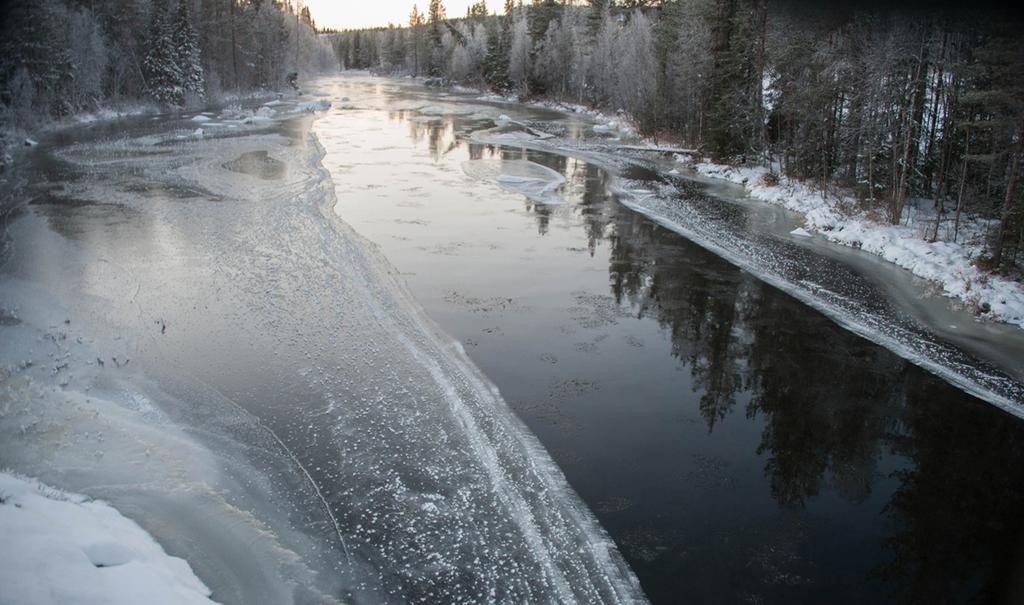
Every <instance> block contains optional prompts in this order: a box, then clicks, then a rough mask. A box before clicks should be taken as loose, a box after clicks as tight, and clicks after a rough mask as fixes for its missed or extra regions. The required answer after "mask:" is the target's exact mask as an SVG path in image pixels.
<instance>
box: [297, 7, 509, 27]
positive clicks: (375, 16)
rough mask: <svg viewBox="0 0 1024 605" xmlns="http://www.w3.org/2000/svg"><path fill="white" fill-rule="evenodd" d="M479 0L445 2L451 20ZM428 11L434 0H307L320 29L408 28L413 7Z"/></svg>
mask: <svg viewBox="0 0 1024 605" xmlns="http://www.w3.org/2000/svg"><path fill="white" fill-rule="evenodd" d="M475 1H476V0H444V7H445V9H446V10H447V11H448V16H449V17H456V16H462V15H465V14H466V7H467V6H469V5H470V4H473V3H475ZM486 1H487V10H488V11H490V12H501V11H502V9H503V7H504V6H505V1H504V0H486ZM414 3H415V4H416V6H417V8H419V10H420V12H423V13H425V12H427V5H428V4H429V3H430V0H305V4H306V6H308V7H309V12H310V14H312V15H313V20H314V21H316V25H317V27H331V28H334V29H353V28H362V27H374V26H378V25H383V26H386V25H387V24H388V23H394V24H395V25H405V24H407V23H408V21H409V13H411V12H412V5H413V4H414Z"/></svg>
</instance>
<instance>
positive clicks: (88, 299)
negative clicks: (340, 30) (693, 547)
mask: <svg viewBox="0 0 1024 605" xmlns="http://www.w3.org/2000/svg"><path fill="white" fill-rule="evenodd" d="M360 101H361V100H360V99H358V98H355V99H354V102H355V103H356V105H357V106H358V105H359V103H360ZM434 105H436V106H437V107H443V104H434ZM328 106H329V103H328V102H327V101H326V100H325V101H317V102H315V103H313V104H306V103H297V102H296V101H294V100H289V101H288V102H284V103H282V104H280V105H275V106H273V109H271V108H270V107H266V106H264V107H261V108H258V109H255V110H254V109H253V108H250V107H233V108H228V109H226V110H224V111H222V112H221V113H220V118H219V120H220V121H221V122H224V123H227V124H229V125H232V126H235V127H236V128H235V129H232V130H227V129H216V130H215V129H210V130H208V131H206V132H205V134H204V136H203V137H202V138H197V137H193V136H191V134H190V133H191V132H192V131H193V130H194V126H195V125H194V123H193V122H192V121H191V120H190V119H187V118H175V117H172V116H166V117H165V118H164V119H162V120H155V121H150V120H146V121H145V122H143V123H141V124H132V125H127V126H126V125H121V128H120V129H118V130H111V131H105V130H103V129H99V130H91V131H83V132H79V133H75V134H72V133H65V134H62V135H61V136H60V137H55V138H54V140H51V141H49V142H48V143H47V144H45V145H41V149H40V152H39V154H38V155H36V156H34V157H33V158H32V160H33V161H32V162H31V163H28V164H26V165H25V167H24V168H23V170H24V171H25V172H24V174H23V177H24V178H23V180H22V182H23V183H24V185H23V189H22V190H21V191H20V192H19V193H18V196H19V197H18V199H20V200H21V201H22V204H21V205H20V206H19V208H18V213H17V215H15V216H14V220H12V221H10V226H9V237H10V240H11V242H12V246H11V248H10V250H11V253H10V256H9V258H7V259H5V262H4V270H3V274H2V279H3V288H2V289H0V308H3V309H7V310H9V315H10V316H11V317H12V318H16V319H17V321H16V322H14V321H12V325H10V326H5V327H0V329H2V330H4V333H3V336H2V342H3V346H2V347H0V353H2V355H3V362H4V364H6V365H5V368H6V369H5V373H4V374H3V379H4V381H3V386H4V389H3V391H2V392H0V394H2V395H3V400H2V401H0V460H2V461H3V463H4V464H6V465H9V466H10V467H11V468H13V469H15V470H17V471H19V472H24V473H26V474H31V475H33V476H38V477H41V478H42V479H43V480H45V481H47V482H50V483H52V484H55V485H61V486H66V487H67V488H69V489H73V490H75V491H79V492H82V493H85V494H88V495H90V496H97V497H102V498H103V499H105V500H107V501H109V502H111V503H112V504H113V505H115V506H117V507H118V508H119V509H120V510H123V511H125V513H126V514H129V515H130V516H132V517H133V518H136V519H137V520H138V522H139V523H140V525H142V526H143V527H145V528H146V529H147V530H148V531H150V532H151V533H152V534H153V535H154V536H155V537H156V538H157V539H158V540H160V541H161V543H163V544H165V545H167V548H168V552H170V553H171V554H173V555H175V556H181V557H183V558H185V559H186V560H188V561H189V562H190V564H191V565H192V566H193V569H194V570H195V572H196V574H197V575H198V576H199V577H200V578H202V579H203V581H204V582H206V583H207V585H208V586H210V588H211V590H212V591H213V596H214V598H216V599H217V600H218V601H221V602H224V603H288V602H296V603H306V602H316V603H320V602H331V601H332V600H337V601H343V602H345V601H354V602H382V601H389V602H391V601H396V602H480V601H491V600H495V601H505V602H547V601H560V602H573V601H575V602H588V603H589V602H637V601H643V600H644V596H643V593H642V592H641V590H640V588H639V585H638V583H637V580H636V577H635V576H634V575H633V574H632V572H631V571H630V570H629V568H628V567H627V566H626V564H625V562H624V561H623V560H622V558H621V556H620V555H619V553H618V551H617V549H616V547H615V545H614V543H613V542H612V541H611V540H610V539H609V537H608V536H607V535H606V534H605V532H604V531H603V530H602V529H601V528H600V526H599V525H598V524H597V522H596V521H595V520H594V518H593V516H592V515H591V514H590V512H589V511H588V510H587V508H586V506H584V505H583V504H582V503H581V502H580V501H579V499H578V497H577V496H576V495H575V494H574V492H573V491H572V490H571V488H570V487H569V486H568V485H567V483H566V481H565V479H564V477H563V476H562V474H561V472H560V471H559V470H558V469H557V468H556V467H555V465H554V464H553V463H552V462H551V460H550V457H549V456H548V455H547V453H546V452H545V451H544V449H543V448H542V447H541V446H540V445H539V444H538V443H537V441H536V439H535V438H533V437H532V435H530V433H529V432H528V431H527V430H526V429H525V428H524V426H523V425H522V424H521V423H520V422H519V421H518V420H517V419H516V418H515V417H514V416H513V415H512V413H511V412H510V410H509V409H508V407H507V405H506V403H505V402H504V401H503V400H502V398H501V396H500V394H499V393H498V392H497V390H496V389H495V387H494V386H493V385H492V384H491V383H490V382H489V381H487V380H486V379H485V378H484V376H483V375H482V374H481V373H480V372H479V371H478V370H477V369H476V368H475V367H474V366H473V364H472V363H471V362H470V361H469V359H468V358H467V357H466V355H465V353H464V351H463V350H462V349H461V347H460V346H459V345H458V344H457V343H455V342H453V341H451V340H450V339H449V338H448V337H447V336H445V335H443V334H442V333H441V332H440V331H439V330H438V329H437V328H436V327H435V326H434V324H433V323H432V322H431V321H430V320H429V319H427V318H426V317H425V316H424V315H423V313H422V311H421V310H420V308H419V307H418V305H417V303H415V302H414V301H413V300H412V298H411V297H410V295H409V294H408V292H407V291H406V289H405V287H404V285H403V283H402V280H401V278H400V276H398V275H397V273H396V272H395V271H394V269H393V268H392V267H391V266H390V265H389V264H388V263H387V261H386V260H385V259H384V258H383V256H381V255H380V254H379V252H378V251H377V250H376V249H375V247H374V246H372V245H370V244H369V243H368V242H366V241H365V240H363V239H362V238H361V237H359V236H358V235H357V234H356V233H354V232H353V231H352V229H351V228H350V227H349V226H348V225H346V224H345V223H344V222H342V221H341V220H340V219H338V217H337V216H336V215H335V214H334V212H333V207H334V204H335V201H336V198H335V195H334V190H333V186H332V182H331V179H330V178H329V176H330V175H329V174H328V172H327V171H326V170H325V169H324V167H323V166H322V165H321V161H320V156H321V148H320V147H319V145H318V143H317V141H316V140H315V138H313V137H312V136H311V135H310V132H309V125H310V123H311V120H312V117H311V116H309V115H307V113H308V112H309V111H312V110H317V111H323V110H327V108H328ZM337 111H345V112H357V111H359V110H357V109H339V110H337ZM431 111H434V110H433V109H431ZM478 111H479V112H483V113H486V114H488V115H490V114H491V109H490V108H487V107H480V108H474V109H473V112H474V113H475V112H478ZM457 113H460V114H464V113H465V112H461V111H460V112H457ZM325 161H328V162H329V160H325ZM32 183H37V185H33V184H32ZM494 186H495V187H497V184H495V185H494ZM41 301H47V302H46V304H42V302H41ZM139 511H143V512H144V514H136V513H138V512H139Z"/></svg>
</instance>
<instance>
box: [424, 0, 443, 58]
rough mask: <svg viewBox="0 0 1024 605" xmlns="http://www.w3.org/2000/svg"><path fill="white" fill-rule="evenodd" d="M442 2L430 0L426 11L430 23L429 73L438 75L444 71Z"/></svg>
mask: <svg viewBox="0 0 1024 605" xmlns="http://www.w3.org/2000/svg"><path fill="white" fill-rule="evenodd" d="M445 17H446V16H445V10H444V4H442V3H441V0H430V10H429V11H428V13H427V22H428V24H429V25H430V75H432V76H440V75H441V74H442V73H444V57H443V56H442V55H443V53H444V50H443V48H442V44H441V41H442V38H443V36H444V30H443V29H442V28H443V27H444V24H443V21H444V20H445Z"/></svg>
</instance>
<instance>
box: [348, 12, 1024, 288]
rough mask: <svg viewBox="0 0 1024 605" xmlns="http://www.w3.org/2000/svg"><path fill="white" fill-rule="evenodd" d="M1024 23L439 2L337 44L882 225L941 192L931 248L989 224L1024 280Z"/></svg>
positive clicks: (951, 15)
mask: <svg viewBox="0 0 1024 605" xmlns="http://www.w3.org/2000/svg"><path fill="white" fill-rule="evenodd" d="M1020 26H1021V23H1020V20H1019V19H1017V18H1015V17H1014V16H1012V15H1010V14H1004V13H1002V12H1000V11H999V10H997V9H995V8H990V7H986V6H983V5H972V6H971V7H968V8H964V9H954V8H948V7H944V6H942V5H935V4H929V5H927V6H924V7H920V8H915V7H910V6H904V7H900V8H893V6H892V5H886V4H881V3H879V4H866V5H856V4H854V5H850V4H847V3H807V2H794V1H793V0H618V1H616V0H590V1H589V2H586V3H581V2H561V1H558V0H536V1H535V2H533V3H531V4H526V5H524V4H523V3H522V1H521V0H520V1H519V2H513V0H508V1H507V2H506V3H505V10H504V14H488V11H487V7H486V5H485V4H484V3H483V2H479V3H477V4H476V5H473V6H471V7H470V8H469V9H468V10H467V13H466V14H465V15H458V16H454V15H453V16H450V17H449V16H448V15H446V11H445V9H444V6H443V3H442V0H430V2H429V4H428V5H427V6H424V7H420V6H413V7H412V8H411V12H410V16H409V21H408V23H407V24H404V25H402V26H394V25H392V26H390V27H387V28H376V29H370V30H352V31H341V32H334V33H332V34H331V38H332V42H333V45H334V48H335V51H336V52H337V55H338V59H339V62H340V63H341V64H342V66H343V67H345V68H349V69H368V70H373V71H375V72H379V73H387V74H409V75H414V76H429V77H431V78H433V79H434V80H433V81H435V82H438V83H460V84H463V85H468V86H474V87H478V88H487V89H491V90H493V91H496V92H500V93H504V94H514V95H517V96H518V97H520V98H526V99H547V100H558V101H564V102H569V103H576V104H583V105H586V106H589V107H593V108H598V109H601V110H603V111H609V112H619V113H622V114H624V115H626V116H629V117H630V118H632V119H633V120H635V122H636V124H637V126H638V127H639V129H640V130H641V132H643V133H644V134H646V135H648V136H649V137H652V138H653V139H654V140H656V141H658V140H660V141H668V142H674V143H678V144H681V145H683V146H685V147H688V148H696V149H699V150H700V152H701V153H702V154H704V155H706V156H708V157H710V158H712V159H713V160H714V161H716V162H723V163H747V164H760V165H762V166H766V167H769V168H771V170H772V172H771V173H770V175H769V177H768V178H772V176H774V175H786V176H788V177H793V178H797V179H802V180H805V181H808V182H811V183H813V184H814V185H815V186H817V187H818V188H820V190H821V191H822V192H823V194H825V195H831V194H836V195H838V194H839V193H840V192H842V193H845V194H849V196H850V198H851V199H854V200H856V204H857V205H858V206H859V207H858V208H856V210H860V211H867V212H870V213H873V214H874V215H876V216H877V219H878V220H879V221H880V222H889V223H892V224H898V223H899V222H900V221H901V220H904V218H905V207H906V205H907V204H908V201H910V200H915V199H917V200H920V199H924V200H927V203H930V204H933V205H934V208H935V210H936V211H937V212H938V216H939V217H940V220H937V221H935V225H934V231H933V232H932V233H931V234H929V235H928V239H930V240H931V241H935V240H937V239H943V238H948V239H951V240H955V239H956V237H957V235H958V231H959V223H960V221H961V218H962V216H963V214H964V213H969V214H971V215H972V216H978V217H983V218H984V219H987V220H990V221H991V229H990V241H989V251H990V253H989V254H987V255H985V256H984V257H981V258H978V259H977V261H976V262H977V263H978V265H979V266H980V267H981V268H984V269H992V270H996V271H999V272H1001V273H1004V274H1006V275H1010V276H1015V277H1019V276H1020V262H1021V261H1022V260H1024V254H1022V253H1021V251H1022V247H1024V210H1022V205H1024V204H1022V202H1021V197H1022V196H1024V192H1022V191H1021V189H1022V188H1021V186H1020V184H1019V180H1020V170H1021V167H1020V163H1021V154H1022V151H1024V36H1022V35H1021V33H1020V32H1021V27H1020ZM940 223H943V227H944V228H943V229H942V230H940V228H939V227H940Z"/></svg>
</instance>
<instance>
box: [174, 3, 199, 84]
mask: <svg viewBox="0 0 1024 605" xmlns="http://www.w3.org/2000/svg"><path fill="white" fill-rule="evenodd" d="M174 59H175V64H176V66H177V68H178V72H179V73H180V74H181V80H180V86H181V89H182V92H183V94H184V95H186V96H194V97H196V98H197V99H202V98H203V97H204V96H205V94H206V89H205V87H204V80H203V64H202V59H201V56H200V50H199V37H198V35H197V34H196V31H195V29H194V28H193V27H192V14H191V12H190V11H189V9H188V2H187V1H186V0H179V1H178V12H177V16H176V17H175V21H174Z"/></svg>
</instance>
